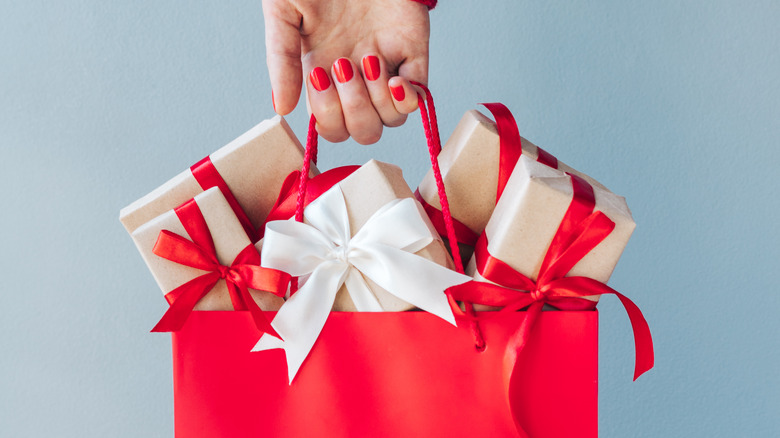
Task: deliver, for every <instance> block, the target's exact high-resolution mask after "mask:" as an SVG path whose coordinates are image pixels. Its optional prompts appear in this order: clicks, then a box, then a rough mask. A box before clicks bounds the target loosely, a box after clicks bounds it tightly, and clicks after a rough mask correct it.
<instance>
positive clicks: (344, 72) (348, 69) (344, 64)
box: [333, 58, 352, 84]
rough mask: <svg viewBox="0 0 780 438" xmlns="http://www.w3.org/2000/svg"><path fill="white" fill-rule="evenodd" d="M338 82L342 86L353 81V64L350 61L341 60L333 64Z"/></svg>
mask: <svg viewBox="0 0 780 438" xmlns="http://www.w3.org/2000/svg"><path fill="white" fill-rule="evenodd" d="M333 70H334V71H335V73H336V80H337V81H339V82H341V83H342V84H343V83H345V82H347V81H348V80H350V79H352V63H351V62H349V60H348V59H344V58H340V59H338V60H337V61H336V62H335V63H334V64H333Z"/></svg>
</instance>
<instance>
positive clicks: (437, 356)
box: [172, 311, 598, 438]
mask: <svg viewBox="0 0 780 438" xmlns="http://www.w3.org/2000/svg"><path fill="white" fill-rule="evenodd" d="M271 316H272V313H269V317H271ZM524 316H525V312H516V313H507V314H499V313H496V312H484V313H482V314H480V326H481V328H482V330H483V331H484V334H485V339H486V341H487V349H486V350H485V351H483V352H478V351H476V349H475V348H474V340H473V338H472V336H471V332H470V331H469V330H468V328H467V326H468V324H463V326H464V327H463V328H456V327H453V326H451V325H449V324H447V323H446V322H444V321H442V320H440V319H438V318H436V317H435V316H433V315H430V314H428V313H425V312H403V313H395V312H387V313H352V312H333V313H331V315H330V317H329V319H328V322H327V323H326V324H325V327H324V329H323V331H322V333H321V334H320V338H319V339H318V341H317V343H316V344H315V345H314V349H313V350H312V352H311V354H310V355H309V357H308V359H307V360H306V362H304V364H303V367H302V368H301V370H300V372H299V373H298V375H297V376H296V378H295V381H294V382H293V385H292V386H288V384H287V374H286V364H285V360H284V354H283V352H282V351H281V350H273V351H263V352H254V353H253V352H250V349H251V348H252V347H253V346H254V345H255V343H256V342H257V339H259V337H260V332H259V331H258V330H257V328H256V327H255V325H254V323H253V321H252V318H251V316H250V314H249V312H218V311H195V312H193V313H192V314H191V316H190V317H189V319H188V320H187V323H186V324H185V326H184V328H183V329H182V330H181V331H179V332H175V333H173V334H172V336H173V371H174V404H175V427H176V436H177V437H178V438H189V437H199V438H210V437H231V438H240V437H307V438H309V437H358V436H365V437H369V436H370V437H402V436H409V437H412V436H419V437H423V436H430V437H439V436H442V437H444V436H446V437H472V438H473V437H483V436H490V437H504V436H517V431H516V429H515V426H514V423H513V421H512V417H511V415H510V412H509V407H508V404H507V399H506V397H507V393H506V385H505V383H504V382H503V377H502V363H503V360H504V347H505V346H506V342H507V339H508V338H509V336H511V335H512V333H513V332H514V331H515V330H516V329H517V327H518V326H519V325H520V322H521V320H522V318H523V317H524ZM518 366H519V367H521V368H520V371H521V375H522V376H524V377H523V378H521V380H520V381H519V384H518V385H517V386H518V388H517V390H516V391H515V393H513V394H512V397H515V398H516V401H515V403H518V404H519V405H520V406H522V407H523V412H524V414H525V415H524V418H522V419H521V421H522V424H523V427H524V429H525V430H526V432H528V434H529V436H531V437H571V436H577V437H590V436H597V434H598V414H597V397H598V312H596V311H549V312H542V314H541V315H540V316H539V320H538V321H537V327H535V329H534V331H533V334H532V336H531V339H530V340H529V342H528V344H527V346H526V347H525V351H524V353H523V358H522V359H521V362H520V363H519V365H518Z"/></svg>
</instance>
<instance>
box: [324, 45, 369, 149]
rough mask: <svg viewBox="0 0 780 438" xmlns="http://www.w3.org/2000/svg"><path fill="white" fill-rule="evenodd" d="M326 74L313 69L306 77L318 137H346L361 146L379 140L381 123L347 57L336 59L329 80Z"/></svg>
mask: <svg viewBox="0 0 780 438" xmlns="http://www.w3.org/2000/svg"><path fill="white" fill-rule="evenodd" d="M325 73H326V71H325V70H324V69H323V68H321V67H315V68H314V69H313V70H312V74H311V75H310V78H309V82H310V84H311V89H310V90H309V103H310V105H311V110H312V112H313V113H314V116H315V117H316V118H317V129H318V131H319V132H320V135H322V136H323V137H324V138H325V139H327V140H328V141H334V142H337V141H343V140H346V139H347V137H349V136H352V138H353V139H354V140H355V141H356V142H358V143H360V144H372V143H376V142H377V141H379V138H380V137H381V136H382V120H381V118H380V117H379V115H378V114H377V111H376V110H375V109H374V106H373V104H372V102H371V98H370V96H369V93H368V90H367V89H366V84H365V82H364V81H363V78H362V77H361V76H360V73H359V70H358V68H357V66H356V65H355V64H354V63H353V62H352V61H351V60H349V59H347V58H339V59H337V60H336V62H334V63H333V65H332V66H331V72H330V73H331V74H330V77H327V75H325ZM339 116H341V119H339Z"/></svg>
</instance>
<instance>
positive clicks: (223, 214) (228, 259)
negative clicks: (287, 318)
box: [132, 187, 286, 331]
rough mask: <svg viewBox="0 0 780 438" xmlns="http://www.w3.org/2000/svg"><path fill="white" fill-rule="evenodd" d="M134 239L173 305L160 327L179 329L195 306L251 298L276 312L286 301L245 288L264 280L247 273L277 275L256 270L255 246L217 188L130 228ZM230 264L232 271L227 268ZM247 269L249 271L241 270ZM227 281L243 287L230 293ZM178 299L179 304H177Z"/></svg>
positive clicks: (241, 303) (234, 304)
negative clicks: (253, 277)
mask: <svg viewBox="0 0 780 438" xmlns="http://www.w3.org/2000/svg"><path fill="white" fill-rule="evenodd" d="M132 237H133V240H134V241H135V243H136V245H137V247H138V251H139V252H140V253H141V256H142V257H143V259H144V261H145V262H146V264H147V266H148V267H149V270H150V271H151V272H152V275H153V276H154V279H155V281H157V284H158V285H159V286H160V289H161V290H162V292H163V294H164V295H165V298H166V299H167V301H168V303H169V304H171V308H170V309H169V312H168V313H166V317H169V318H173V319H174V320H176V321H172V322H171V321H169V322H168V323H167V324H166V323H163V326H160V325H158V329H159V330H161V331H167V330H168V329H170V330H174V329H176V328H178V327H180V326H181V324H182V323H183V321H184V320H186V317H187V316H188V314H189V312H190V311H192V310H193V309H194V310H234V309H238V310H244V309H246V308H247V306H251V307H252V308H255V306H254V304H253V303H249V302H248V300H249V299H251V300H252V301H254V303H256V305H257V306H259V308H260V309H264V310H278V309H279V308H280V307H281V305H282V304H283V303H284V299H283V298H282V297H280V296H277V295H274V294H272V293H269V292H268V291H266V290H252V289H250V288H249V287H251V286H257V287H260V286H258V284H263V283H262V282H261V281H260V279H255V281H256V283H253V282H252V280H253V279H252V278H249V277H251V276H257V277H259V276H261V275H262V274H263V273H266V274H270V275H271V276H276V273H274V272H272V271H270V270H262V269H260V266H259V262H260V255H259V253H258V252H257V249H256V248H255V247H254V246H253V245H252V242H251V241H250V240H249V238H248V237H247V235H246V233H245V232H244V229H243V227H242V226H241V224H240V222H239V221H238V219H237V218H236V216H235V214H234V213H233V209H232V208H231V207H230V205H229V204H228V202H227V200H226V199H225V197H224V195H223V194H222V192H221V191H220V190H219V188H218V187H212V188H210V189H208V190H206V191H205V192H202V193H200V194H198V195H196V196H195V197H194V198H193V199H192V200H190V201H188V202H185V203H184V204H182V205H181V206H179V207H177V208H176V209H174V210H169V211H167V212H165V213H163V214H161V215H160V216H158V217H156V218H154V219H152V220H150V221H148V222H146V223H145V224H143V225H141V226H140V227H138V228H137V229H136V230H135V231H133V233H132ZM166 244H167V248H168V249H167V250H166V249H165V248H166ZM231 268H233V269H234V270H235V272H230V270H231ZM247 270H253V272H245V271H247ZM242 277H247V278H242ZM277 277H278V276H277ZM282 280H283V278H282ZM231 281H232V283H233V285H236V286H241V285H245V286H247V287H243V290H241V289H242V288H241V287H233V288H232V289H233V290H232V291H231V290H230V289H231V288H230V287H229V286H231V284H230V282H231ZM280 284H281V285H282V286H281V287H284V289H285V290H282V291H277V294H278V293H281V294H284V292H285V291H286V287H285V286H283V285H284V284H285V283H284V282H283V281H282V282H281V283H280ZM277 287H278V286H277ZM187 288H189V290H187ZM250 297H251V298H250ZM179 299H181V300H182V302H181V303H178V304H177V303H175V302H176V301H177V300H179ZM188 300H189V301H191V303H190V304H191V305H189V306H187V305H186V304H185V303H184V301H188ZM182 306H183V307H182ZM175 313H178V314H175ZM164 321H165V318H164ZM161 323H162V322H161ZM171 324H173V325H171Z"/></svg>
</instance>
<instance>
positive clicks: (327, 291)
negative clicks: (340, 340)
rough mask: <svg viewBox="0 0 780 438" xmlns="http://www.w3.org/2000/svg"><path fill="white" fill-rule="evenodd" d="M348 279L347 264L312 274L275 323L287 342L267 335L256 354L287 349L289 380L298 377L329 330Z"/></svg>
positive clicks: (320, 268) (331, 265)
mask: <svg viewBox="0 0 780 438" xmlns="http://www.w3.org/2000/svg"><path fill="white" fill-rule="evenodd" d="M346 275H347V269H346V265H345V264H340V263H333V262H325V263H323V264H321V265H320V266H318V267H317V268H316V269H315V270H314V272H312V274H311V277H309V280H308V281H307V282H306V284H304V285H303V286H302V287H301V288H300V289H298V292H296V293H295V295H293V296H292V297H290V299H289V300H287V301H286V302H285V303H284V305H283V306H282V308H281V309H279V312H277V314H276V317H275V318H274V320H273V321H272V322H271V326H272V327H273V328H274V330H275V331H276V333H277V334H279V335H280V336H281V338H282V340H283V341H284V342H281V341H279V340H278V339H274V338H273V337H272V336H270V335H269V334H267V333H266V334H264V335H263V336H262V337H261V338H260V341H259V342H258V343H257V344H256V345H255V346H254V348H252V351H261V350H269V349H274V348H282V349H284V352H285V356H286V357H287V377H288V379H289V383H290V384H292V381H293V379H295V375H296V374H297V373H298V370H299V369H300V368H301V366H302V365H303V362H304V361H305V360H306V357H308V355H309V352H310V351H311V349H312V347H314V343H315V342H316V341H317V338H318V337H319V335H320V332H321V331H322V328H323V327H324V326H325V322H326V321H327V319H328V315H330V310H331V308H332V307H333V301H334V300H335V299H336V292H338V290H339V288H340V287H341V285H342V284H343V283H344V279H345V277H346Z"/></svg>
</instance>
